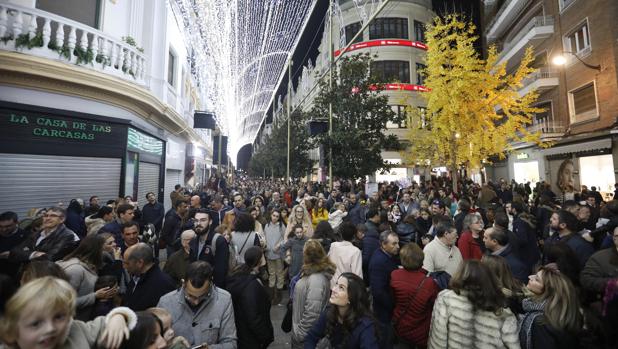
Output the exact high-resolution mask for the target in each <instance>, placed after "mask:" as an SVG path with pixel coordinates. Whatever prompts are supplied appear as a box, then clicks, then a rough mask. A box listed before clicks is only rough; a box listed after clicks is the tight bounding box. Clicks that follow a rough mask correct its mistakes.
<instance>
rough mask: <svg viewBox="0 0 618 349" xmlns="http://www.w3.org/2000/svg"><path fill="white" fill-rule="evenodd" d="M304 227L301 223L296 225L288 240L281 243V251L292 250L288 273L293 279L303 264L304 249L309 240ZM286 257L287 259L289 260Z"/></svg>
mask: <svg viewBox="0 0 618 349" xmlns="http://www.w3.org/2000/svg"><path fill="white" fill-rule="evenodd" d="M303 231H304V228H303V226H302V225H301V224H297V225H296V226H294V229H292V231H291V232H290V234H289V235H288V236H287V241H285V243H283V245H281V252H282V253H286V252H287V251H288V250H289V251H290V259H289V262H288V264H289V265H290V266H289V267H288V275H289V276H290V279H292V278H293V277H294V276H295V275H296V274H298V273H299V272H300V268H301V267H302V266H303V249H304V247H305V243H306V242H307V240H308V239H307V237H306V236H305V234H304V233H303ZM287 259H288V258H287V257H286V261H287Z"/></svg>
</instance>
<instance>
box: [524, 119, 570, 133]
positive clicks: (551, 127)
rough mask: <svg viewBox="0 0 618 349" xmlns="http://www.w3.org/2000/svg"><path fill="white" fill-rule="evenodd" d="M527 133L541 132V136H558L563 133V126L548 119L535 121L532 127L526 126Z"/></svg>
mask: <svg viewBox="0 0 618 349" xmlns="http://www.w3.org/2000/svg"><path fill="white" fill-rule="evenodd" d="M528 131H529V132H541V134H542V135H544V136H548V135H551V134H554V135H558V134H560V135H561V134H563V133H564V125H562V123H560V122H558V121H554V120H550V119H549V117H544V118H542V119H535V120H534V121H533V123H532V125H530V126H528Z"/></svg>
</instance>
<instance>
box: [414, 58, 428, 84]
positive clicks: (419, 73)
mask: <svg viewBox="0 0 618 349" xmlns="http://www.w3.org/2000/svg"><path fill="white" fill-rule="evenodd" d="M425 68H427V66H425V65H424V64H421V63H416V84H417V85H421V86H422V85H425Z"/></svg>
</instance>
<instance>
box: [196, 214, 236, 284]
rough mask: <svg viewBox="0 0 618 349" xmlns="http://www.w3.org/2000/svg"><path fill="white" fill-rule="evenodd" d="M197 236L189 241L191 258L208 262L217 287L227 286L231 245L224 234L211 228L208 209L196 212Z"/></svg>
mask: <svg viewBox="0 0 618 349" xmlns="http://www.w3.org/2000/svg"><path fill="white" fill-rule="evenodd" d="M193 230H194V231H195V233H196V234H197V238H195V239H193V240H191V242H190V243H189V249H190V250H189V260H190V261H191V262H195V261H205V262H208V263H209V264H210V265H211V266H212V268H213V269H214V271H213V281H214V283H215V285H216V286H217V287H220V288H224V287H225V279H226V277H227V274H228V269H229V256H230V251H229V245H228V242H227V240H226V239H225V237H224V236H223V235H217V239H216V241H214V245H215V246H214V248H213V239H214V237H215V235H216V234H215V231H214V230H213V229H212V228H211V223H210V216H209V215H208V211H206V210H204V209H201V210H198V211H197V212H196V213H195V227H194V228H193Z"/></svg>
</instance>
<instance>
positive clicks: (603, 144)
mask: <svg viewBox="0 0 618 349" xmlns="http://www.w3.org/2000/svg"><path fill="white" fill-rule="evenodd" d="M611 148H612V139H611V138H603V139H597V140H594V141H587V142H582V143H573V144H569V145H563V146H556V147H551V148H548V149H545V150H543V155H545V156H550V155H556V154H569V153H581V152H587V151H592V150H599V149H611Z"/></svg>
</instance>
